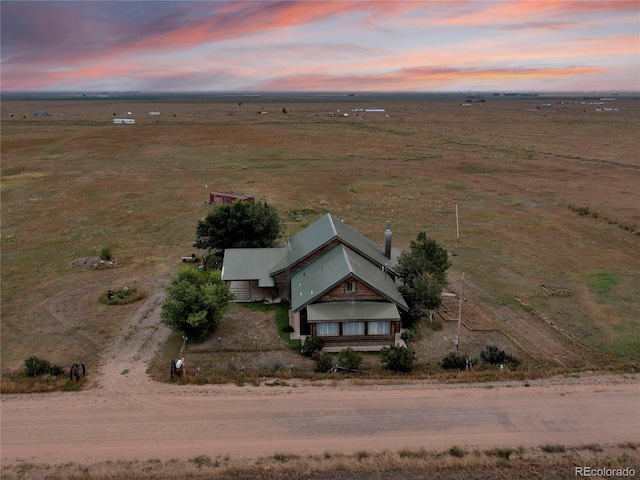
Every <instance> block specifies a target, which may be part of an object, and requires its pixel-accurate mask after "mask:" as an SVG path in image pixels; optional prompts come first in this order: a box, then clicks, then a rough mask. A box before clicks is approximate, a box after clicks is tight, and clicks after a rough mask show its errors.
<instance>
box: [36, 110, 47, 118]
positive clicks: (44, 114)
mask: <svg viewBox="0 0 640 480" xmlns="http://www.w3.org/2000/svg"><path fill="white" fill-rule="evenodd" d="M48 116H49V113H48V112H45V111H44V110H39V111H37V112H36V117H48Z"/></svg>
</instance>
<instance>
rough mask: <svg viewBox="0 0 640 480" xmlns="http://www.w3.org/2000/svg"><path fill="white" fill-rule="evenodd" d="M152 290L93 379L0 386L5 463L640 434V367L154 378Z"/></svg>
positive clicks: (158, 332) (155, 301)
mask: <svg viewBox="0 0 640 480" xmlns="http://www.w3.org/2000/svg"><path fill="white" fill-rule="evenodd" d="M161 300H162V297H161V295H160V294H158V295H153V296H151V297H150V298H148V299H147V300H146V301H145V302H144V304H143V305H141V307H140V308H139V309H138V311H137V313H136V314H135V315H133V316H132V317H131V319H130V320H129V323H128V325H127V327H126V328H124V329H123V330H122V333H121V335H120V337H119V338H116V339H115V341H114V343H113V345H111V346H110V347H109V348H108V349H107V350H106V351H105V353H104V355H103V357H102V361H101V367H100V371H99V375H98V377H97V379H96V380H95V383H93V384H92V386H93V388H88V389H85V390H83V391H81V392H70V393H54V394H37V395H3V396H2V398H1V404H0V405H1V408H2V410H1V413H2V418H1V433H2V436H1V442H0V446H1V449H2V453H1V459H2V463H3V464H6V463H12V462H17V461H27V462H41V463H63V462H81V463H90V462H97V461H106V460H147V459H155V458H158V459H165V460H168V459H171V458H191V457H195V456H198V455H209V456H213V455H223V456H226V455H229V456H230V457H233V458H247V459H256V458H259V457H264V456H269V455H273V454H275V453H286V454H322V453H324V452H343V453H355V452H359V451H364V450H366V451H369V452H374V451H382V450H390V451H397V450H399V449H402V448H410V449H418V448H421V447H424V448H426V449H432V448H433V449H446V448H449V447H451V446H452V445H459V446H466V447H470V448H473V447H479V448H491V447H497V446H513V447H515V446H524V447H527V446H540V445H544V444H548V443H552V444H563V445H582V444H585V443H602V444H607V443H612V444H615V443H619V442H628V441H631V442H640V415H639V414H638V411H639V409H638V407H639V403H640V376H639V375H625V376H613V375H611V376H602V375H593V376H589V375H587V376H584V375H583V376H581V377H580V378H553V379H545V380H537V381H534V382H531V385H530V386H526V385H525V384H524V382H510V383H495V384H480V385H433V384H429V383H427V382H420V383H412V384H408V385H369V386H354V385H351V384H349V383H348V381H345V382H342V383H340V382H338V383H331V384H329V383H327V384H322V385H321V384H313V385H311V384H308V383H305V382H302V381H289V383H288V384H286V385H282V384H281V385H278V386H268V385H266V384H264V383H263V384H261V385H260V386H249V385H246V386H243V387H239V386H236V385H224V386H196V385H188V386H179V385H165V384H160V383H156V382H152V381H151V380H149V378H148V377H147V375H146V373H145V369H146V364H147V362H148V361H149V359H150V358H151V356H152V353H153V351H154V350H155V348H156V347H157V345H158V344H159V343H161V342H162V341H163V340H164V338H165V336H166V334H167V332H166V330H165V329H164V327H162V326H159V325H160V323H159V319H158V313H159V305H160V303H161Z"/></svg>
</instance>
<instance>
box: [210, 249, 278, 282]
mask: <svg viewBox="0 0 640 480" xmlns="http://www.w3.org/2000/svg"><path fill="white" fill-rule="evenodd" d="M287 250H288V249H287V248H227V249H226V250H225V251H224V260H223V262H222V280H225V281H231V280H258V286H259V287H273V286H275V282H274V278H273V277H272V276H271V275H270V274H269V271H270V270H271V268H272V267H273V266H274V265H276V264H277V263H278V262H280V261H281V260H282V259H283V258H284V259H286V257H287Z"/></svg>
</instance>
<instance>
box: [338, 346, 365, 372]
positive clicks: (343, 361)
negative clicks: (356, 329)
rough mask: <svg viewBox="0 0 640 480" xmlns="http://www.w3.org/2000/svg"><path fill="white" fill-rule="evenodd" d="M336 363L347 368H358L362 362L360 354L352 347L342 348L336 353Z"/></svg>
mask: <svg viewBox="0 0 640 480" xmlns="http://www.w3.org/2000/svg"><path fill="white" fill-rule="evenodd" d="M338 364H339V365H340V366H341V367H342V368H346V369H348V370H358V369H359V368H360V365H361V364H362V354H361V353H359V352H356V351H355V350H354V349H352V348H343V349H342V350H340V353H339V354H338Z"/></svg>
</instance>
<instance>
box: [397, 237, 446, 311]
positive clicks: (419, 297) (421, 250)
mask: <svg viewBox="0 0 640 480" xmlns="http://www.w3.org/2000/svg"><path fill="white" fill-rule="evenodd" d="M450 266H451V262H450V261H449V256H448V254H447V251H446V250H445V249H444V248H443V247H442V246H440V244H439V243H438V242H436V241H435V240H433V239H431V238H427V234H426V233H425V232H420V233H418V237H417V238H416V240H415V241H412V242H411V244H410V246H409V250H407V251H404V252H402V253H401V254H400V257H399V258H398V268H397V272H398V275H400V277H402V279H403V281H404V284H403V285H402V286H401V287H400V288H399V290H400V293H402V296H403V297H404V299H405V300H406V302H407V305H408V306H409V323H414V322H415V321H417V320H419V319H420V318H422V317H423V316H424V315H425V313H428V314H429V318H430V319H431V320H432V319H433V312H434V311H436V310H437V309H438V308H439V307H440V305H441V303H442V289H443V288H444V286H445V285H446V284H447V269H448V268H449V267H450Z"/></svg>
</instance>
